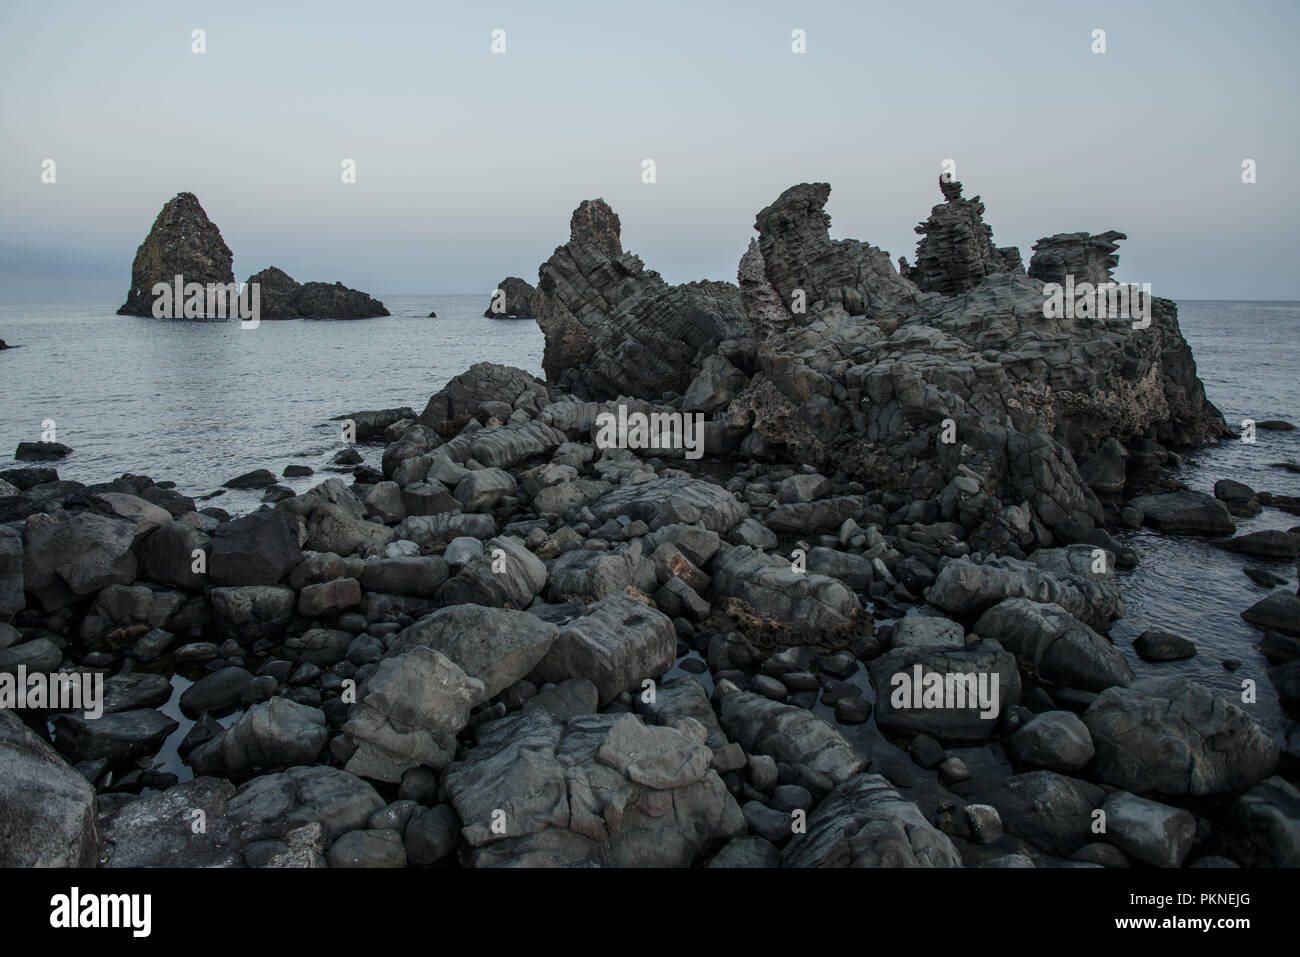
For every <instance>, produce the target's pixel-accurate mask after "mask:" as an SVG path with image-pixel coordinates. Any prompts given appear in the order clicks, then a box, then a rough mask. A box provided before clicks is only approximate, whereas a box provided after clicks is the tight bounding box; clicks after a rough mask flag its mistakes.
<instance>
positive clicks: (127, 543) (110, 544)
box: [23, 512, 138, 608]
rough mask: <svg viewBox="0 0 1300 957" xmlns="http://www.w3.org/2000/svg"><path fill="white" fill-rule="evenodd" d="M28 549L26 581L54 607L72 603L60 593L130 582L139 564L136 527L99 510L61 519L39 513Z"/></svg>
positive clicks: (31, 521) (30, 523)
mask: <svg viewBox="0 0 1300 957" xmlns="http://www.w3.org/2000/svg"><path fill="white" fill-rule="evenodd" d="M26 538H27V541H26V550H25V551H24V553H23V579H24V585H25V587H26V588H27V590H28V591H30V592H35V593H36V594H37V595H38V596H41V598H42V601H43V602H45V601H46V596H49V602H46V606H47V608H49V607H50V603H51V602H52V603H53V606H54V607H56V608H57V607H62V606H63V605H66V604H68V600H67V599H64V598H61V597H59V596H61V595H64V594H67V593H68V592H71V594H72V595H91V594H94V593H95V592H97V591H99V590H100V589H101V588H106V587H107V586H109V585H129V584H130V583H131V582H132V581H134V580H135V576H136V570H137V567H138V563H137V560H136V556H135V553H134V552H132V551H131V546H132V545H133V544H134V542H135V527H134V526H133V525H132V524H131V523H130V522H126V521H122V520H121V519H114V518H105V517H104V516H102V515H96V514H95V513H93V512H76V513H74V514H72V515H70V516H68V517H67V518H64V519H62V520H59V519H57V518H54V517H50V516H44V515H33V516H31V517H30V518H28V520H27V536H26Z"/></svg>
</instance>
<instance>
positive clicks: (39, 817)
mask: <svg viewBox="0 0 1300 957" xmlns="http://www.w3.org/2000/svg"><path fill="white" fill-rule="evenodd" d="M0 779H3V780H4V782H5V783H4V787H2V788H0V866H3V867H93V866H94V865H95V863H96V858H97V854H98V851H99V830H98V826H97V823H96V814H97V811H96V803H95V790H94V788H92V787H91V786H90V783H89V782H88V781H87V780H86V779H85V778H84V777H82V776H81V775H80V774H78V773H77V772H76V771H74V770H72V768H70V767H68V765H67V763H66V762H65V761H64V760H63V758H61V757H60V756H59V755H58V754H57V753H56V752H55V751H54V749H53V748H51V747H50V746H49V745H48V744H46V743H45V742H44V741H42V740H41V739H40V738H38V737H37V736H36V735H35V734H33V733H32V732H31V731H30V730H29V729H28V728H27V727H26V726H25V725H24V724H23V723H22V721H21V720H19V718H18V717H17V716H16V715H14V714H12V713H11V712H9V711H7V710H0Z"/></svg>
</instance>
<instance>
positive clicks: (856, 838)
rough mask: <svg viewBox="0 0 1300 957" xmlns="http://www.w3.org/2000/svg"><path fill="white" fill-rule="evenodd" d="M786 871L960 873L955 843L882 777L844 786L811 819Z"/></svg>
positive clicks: (792, 846) (794, 843) (790, 851)
mask: <svg viewBox="0 0 1300 957" xmlns="http://www.w3.org/2000/svg"><path fill="white" fill-rule="evenodd" d="M781 863H782V866H784V867H960V866H961V856H960V855H959V854H958V853H957V849H956V848H955V847H953V845H952V842H951V841H950V840H949V839H948V837H947V836H946V835H945V834H943V833H942V832H941V831H939V830H937V829H936V828H935V827H933V826H932V825H931V824H930V822H929V821H927V820H926V819H925V816H924V815H923V814H921V811H920V810H919V809H918V808H917V806H916V805H915V804H913V803H912V802H911V801H908V800H906V799H905V798H903V797H902V796H901V795H900V794H899V793H898V792H897V791H895V790H894V789H893V788H892V787H890V786H889V783H888V782H887V781H886V780H885V779H884V778H882V777H881V776H880V775H878V774H856V775H854V776H852V777H850V778H848V779H847V780H845V781H844V782H842V783H840V784H839V785H838V786H837V787H836V788H835V789H834V790H833V791H831V793H830V794H829V795H827V797H826V799H825V800H823V801H822V802H821V803H820V804H819V805H817V808H816V809H815V810H814V811H813V812H812V813H811V814H809V815H808V831H807V833H806V834H796V835H795V837H794V839H793V840H791V841H790V843H789V845H787V846H786V848H785V850H784V852H783V853H782V860H781Z"/></svg>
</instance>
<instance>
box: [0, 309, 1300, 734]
mask: <svg viewBox="0 0 1300 957" xmlns="http://www.w3.org/2000/svg"><path fill="white" fill-rule="evenodd" d="M381 298H382V299H383V301H384V302H385V304H386V305H387V306H388V308H389V310H390V311H391V312H392V313H393V316H392V317H391V318H387V319H367V320H363V321H356V322H304V321H299V322H263V323H261V324H260V325H259V327H258V328H257V329H250V330H245V329H241V328H240V327H239V325H238V324H237V323H189V322H179V321H169V320H154V319H144V318H132V317H125V316H116V315H114V314H113V312H114V310H115V309H116V307H117V305H118V303H117V301H112V302H108V301H99V302H66V303H39V304H0V338H4V339H5V340H7V341H8V342H9V343H10V344H13V345H21V346H22V348H20V349H15V350H12V351H8V352H4V353H0V384H2V385H0V452H3V453H4V457H5V458H7V457H8V454H10V453H8V452H7V450H8V449H12V448H14V447H15V446H16V445H17V444H18V442H19V441H21V440H24V439H29V440H30V439H37V438H39V437H40V432H41V428H42V425H41V423H42V422H43V420H46V419H53V420H54V421H55V424H56V428H57V438H58V440H59V441H61V442H65V443H66V444H68V445H70V446H72V447H73V448H74V449H75V452H74V453H73V454H72V455H71V456H69V457H68V458H67V459H65V460H64V461H62V462H60V463H57V465H58V469H59V473H60V475H61V476H63V477H65V478H70V479H76V480H79V481H82V482H97V481H105V480H108V479H111V478H114V477H116V476H118V475H120V474H122V473H123V472H137V473H141V472H143V473H145V474H148V475H150V476H152V477H153V478H155V479H171V480H173V481H175V482H177V483H178V485H179V486H180V488H181V490H182V491H183V492H185V493H186V494H190V495H202V494H204V493H207V492H211V491H214V490H216V489H218V488H219V487H220V485H221V483H222V482H224V481H226V480H227V479H229V478H232V477H233V476H235V475H238V474H240V473H242V472H246V471H248V470H250V469H255V468H269V469H271V470H272V471H274V472H275V473H276V474H279V473H280V472H281V470H283V468H284V467H285V466H286V465H290V464H295V463H298V464H306V465H310V466H312V467H313V468H315V469H317V471H318V472H320V471H321V470H322V469H323V468H324V467H325V466H326V465H327V464H328V461H329V458H330V456H332V455H333V454H334V453H335V452H336V451H338V450H339V449H340V448H342V447H343V442H342V440H341V437H340V433H339V424H338V423H337V422H330V421H329V420H330V419H331V418H332V417H334V416H337V415H342V414H345V413H348V412H354V411H357V410H360V409H379V408H387V407H390V406H402V405H409V406H411V407H412V408H413V409H415V411H416V412H417V413H418V412H419V411H421V410H422V409H423V408H424V404H425V402H426V401H427V400H428V398H429V396H430V395H432V394H433V393H434V392H436V391H437V390H438V389H440V388H441V387H442V386H443V385H444V384H445V383H446V381H447V380H448V379H449V378H450V377H452V376H453V375H456V374H457V373H459V372H461V371H463V370H464V369H466V368H467V367H469V366H470V365H472V364H473V363H474V362H479V361H484V360H487V361H492V362H501V363H506V364H509V365H515V366H519V367H521V368H524V369H527V370H528V371H530V372H532V373H534V374H538V375H540V373H541V355H542V344H543V342H542V336H541V333H540V331H539V330H538V328H537V325H536V323H533V322H530V321H520V320H489V319H485V318H483V315H482V313H483V310H484V309H485V308H486V305H487V303H486V301H485V299H484V297H482V296H438V295H429V296H383V297H381ZM431 310H432V311H436V312H437V314H438V318H436V319H429V318H425V317H426V316H427V315H428V314H429V312H430V311H431ZM1179 314H1180V322H1181V324H1182V328H1183V333H1184V335H1185V336H1186V337H1187V339H1188V341H1189V342H1190V343H1191V346H1192V350H1193V352H1194V354H1195V355H1196V357H1197V365H1198V369H1199V372H1200V375H1201V378H1202V380H1203V381H1204V382H1205V385H1206V389H1207V392H1208V393H1209V396H1210V399H1211V401H1213V402H1214V403H1215V404H1216V405H1218V407H1219V408H1220V409H1221V410H1222V411H1223V413H1224V415H1225V416H1226V417H1227V419H1228V421H1229V423H1231V424H1233V425H1234V426H1237V427H1239V426H1240V424H1241V420H1242V419H1246V418H1250V419H1255V420H1257V421H1258V420H1264V419H1270V418H1281V419H1288V420H1291V421H1295V422H1300V378H1298V377H1297V375H1296V368H1297V365H1298V364H1300V363H1298V362H1297V359H1300V348H1298V347H1297V337H1298V336H1300V303H1294V302H1193V301H1187V302H1183V303H1180V307H1179ZM361 451H362V452H363V454H365V455H366V457H367V461H369V462H371V463H372V464H375V463H377V460H378V458H379V454H380V451H379V450H378V449H374V448H366V447H362V448H361ZM1284 460H1291V461H1298V460H1300V432H1265V431H1260V432H1259V433H1258V435H1257V442H1256V443H1255V444H1253V445H1247V444H1245V443H1243V442H1227V443H1224V444H1221V445H1219V446H1216V447H1213V448H1209V449H1205V450H1202V451H1200V452H1198V453H1196V454H1195V455H1193V456H1192V457H1191V458H1190V459H1189V460H1188V462H1187V464H1186V466H1185V467H1184V468H1183V470H1182V473H1181V477H1182V478H1183V480H1184V481H1186V482H1187V483H1188V484H1189V485H1190V486H1191V487H1193V488H1196V489H1201V490H1204V491H1207V492H1208V491H1210V490H1211V489H1212V487H1213V485H1214V482H1215V481H1216V480H1217V479H1220V478H1235V479H1238V480H1239V481H1243V482H1246V483H1247V484H1249V485H1251V486H1253V487H1254V488H1257V489H1265V490H1268V491H1272V492H1277V493H1284V494H1289V495H1300V475H1295V474H1292V473H1290V472H1286V471H1283V470H1281V469H1277V468H1273V467H1272V465H1271V463H1273V462H1278V461H1284ZM319 481H321V476H319V475H317V476H313V477H311V478H305V479H296V480H284V484H287V485H289V486H290V487H292V488H295V489H296V490H298V491H304V490H305V489H307V488H310V487H311V486H312V485H314V484H316V483H317V482H319ZM259 498H260V492H235V491H232V492H229V493H227V494H225V495H223V496H221V497H220V498H218V499H215V500H214V501H213V502H212V504H218V505H221V506H222V507H224V508H226V509H228V510H230V511H232V512H241V511H246V510H249V509H251V508H253V507H255V505H256V503H257V502H258V500H259ZM1297 524H1300V518H1297V517H1295V516H1291V515H1287V514H1285V513H1282V512H1278V511H1276V510H1273V509H1266V510H1265V512H1264V514H1263V515H1261V516H1259V517H1257V518H1253V519H1243V520H1240V521H1239V523H1238V527H1239V530H1240V531H1243V532H1244V531H1254V530H1256V529H1260V528H1270V527H1276V528H1289V527H1292V526H1295V525H1297ZM1131 540H1132V542H1133V543H1134V544H1135V545H1136V547H1137V548H1138V550H1139V551H1140V553H1141V555H1142V561H1141V564H1140V565H1139V567H1138V568H1137V569H1135V570H1134V571H1132V572H1127V573H1124V576H1123V587H1124V590H1125V596H1126V600H1127V609H1128V610H1127V614H1126V616H1125V617H1124V618H1123V619H1122V620H1121V621H1120V622H1118V623H1117V624H1116V625H1115V627H1114V629H1113V630H1112V637H1113V638H1114V639H1115V642H1116V644H1118V645H1119V647H1121V648H1122V649H1123V650H1124V652H1125V654H1126V655H1128V656H1129V659H1130V661H1131V663H1132V664H1133V667H1134V669H1135V670H1136V671H1137V672H1138V674H1139V675H1146V674H1156V673H1158V674H1186V675H1188V676H1190V677H1193V678H1195V679H1196V680H1198V681H1201V682H1203V683H1205V684H1208V685H1210V686H1212V687H1214V688H1216V689H1218V690H1221V691H1223V692H1227V693H1234V694H1239V693H1240V691H1241V682H1242V680H1243V679H1245V678H1249V679H1252V680H1254V681H1255V682H1256V684H1257V686H1258V689H1259V703H1258V704H1257V705H1256V706H1255V708H1254V711H1255V714H1256V716H1257V717H1258V718H1259V720H1260V721H1261V722H1262V723H1264V724H1265V725H1266V726H1267V727H1269V728H1270V729H1272V730H1273V731H1275V732H1276V731H1279V730H1280V729H1281V728H1282V722H1283V718H1282V716H1281V713H1280V711H1279V709H1278V706H1277V700H1276V696H1275V694H1274V693H1273V689H1272V686H1271V684H1270V683H1269V681H1268V680H1267V677H1266V666H1267V662H1266V661H1265V660H1264V658H1263V657H1262V656H1261V655H1260V654H1259V653H1258V651H1257V650H1256V649H1255V648H1254V645H1255V643H1256V641H1257V640H1258V633H1257V632H1256V631H1255V629H1254V628H1252V627H1250V626H1248V625H1246V624H1245V623H1244V622H1243V621H1242V620H1241V618H1240V617H1239V616H1240V613H1241V611H1242V610H1243V609H1244V608H1246V607H1248V606H1249V605H1250V604H1252V603H1254V602H1255V601H1257V600H1259V599H1260V598H1261V597H1263V596H1264V595H1265V594H1266V591H1265V590H1264V589H1261V588H1259V587H1258V586H1256V585H1254V584H1253V583H1252V582H1251V581H1250V580H1249V579H1248V578H1246V576H1245V575H1244V574H1242V572H1241V569H1242V567H1243V566H1244V565H1246V564H1256V565H1263V566H1265V567H1268V568H1270V569H1271V570H1272V571H1274V572H1275V573H1276V574H1279V575H1281V576H1283V577H1285V578H1286V579H1287V581H1288V582H1289V584H1288V585H1286V586H1282V587H1288V588H1291V589H1294V588H1295V587H1296V569H1295V566H1294V565H1286V564H1273V565H1270V564H1268V563H1265V562H1261V561H1257V560H1253V559H1243V558H1242V557H1239V556H1236V555H1234V554H1232V553H1229V552H1225V551H1223V550H1221V549H1218V548H1215V547H1214V546H1212V545H1210V544H1208V543H1206V542H1202V541H1198V540H1194V539H1179V538H1168V537H1163V536H1158V535H1154V534H1151V533H1149V532H1145V531H1143V532H1139V533H1136V534H1134V535H1133V536H1131ZM1148 628H1161V629H1165V630H1169V631H1174V632H1177V633H1180V634H1183V635H1185V636H1186V637H1188V638H1191V639H1192V640H1193V641H1195V642H1196V644H1197V646H1198V647H1199V649H1200V651H1199V653H1198V654H1197V656H1196V657H1195V658H1193V659H1191V660H1189V661H1185V662H1176V663H1163V664H1160V665H1149V664H1146V663H1145V662H1142V661H1141V660H1140V659H1138V658H1137V656H1136V655H1135V654H1134V653H1133V649H1132V639H1133V638H1134V637H1136V636H1137V635H1138V634H1139V633H1141V632H1142V631H1144V630H1146V629H1148ZM1225 658H1231V659H1239V660H1241V661H1242V662H1243V666H1242V668H1241V670H1239V671H1237V672H1235V673H1230V672H1228V671H1227V670H1225V669H1224V667H1223V665H1222V662H1223V660H1224V659H1225Z"/></svg>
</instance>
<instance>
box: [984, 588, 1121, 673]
mask: <svg viewBox="0 0 1300 957" xmlns="http://www.w3.org/2000/svg"><path fill="white" fill-rule="evenodd" d="M975 631H976V632H977V633H978V634H980V635H982V636H984V637H986V638H996V639H997V640H998V641H999V642H1001V643H1002V645H1003V647H1005V648H1006V649H1007V650H1008V651H1011V652H1012V653H1013V654H1015V656H1016V657H1017V659H1019V660H1021V661H1023V662H1025V663H1026V664H1028V665H1029V666H1031V667H1032V668H1033V670H1034V673H1035V674H1037V675H1039V676H1041V677H1042V678H1043V679H1045V680H1047V681H1050V682H1052V683H1053V684H1057V685H1063V686H1065V687H1068V688H1081V689H1083V690H1085V691H1102V690H1104V689H1106V688H1109V687H1112V686H1113V685H1128V684H1131V683H1132V682H1133V680H1134V675H1133V669H1132V668H1131V667H1129V664H1128V661H1127V659H1125V657H1124V653H1123V652H1122V651H1120V650H1119V649H1118V648H1116V647H1115V646H1114V645H1113V644H1111V643H1110V640H1109V639H1107V638H1106V637H1104V636H1102V635H1099V634H1097V632H1095V631H1093V630H1092V629H1091V628H1089V627H1088V626H1087V625H1085V624H1084V623H1083V622H1081V621H1079V620H1078V619H1077V618H1075V617H1074V616H1073V615H1071V614H1070V613H1069V612H1067V611H1066V610H1065V609H1064V608H1062V607H1061V606H1060V605H1056V604H1051V603H1047V604H1040V603H1038V602H1035V601H1030V600H1028V599H1026V598H1007V599H1004V600H1003V601H1001V602H999V603H998V604H996V605H994V606H993V607H992V608H990V609H989V610H988V611H986V612H984V614H983V615H981V616H980V619H979V621H977V622H976V623H975Z"/></svg>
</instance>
